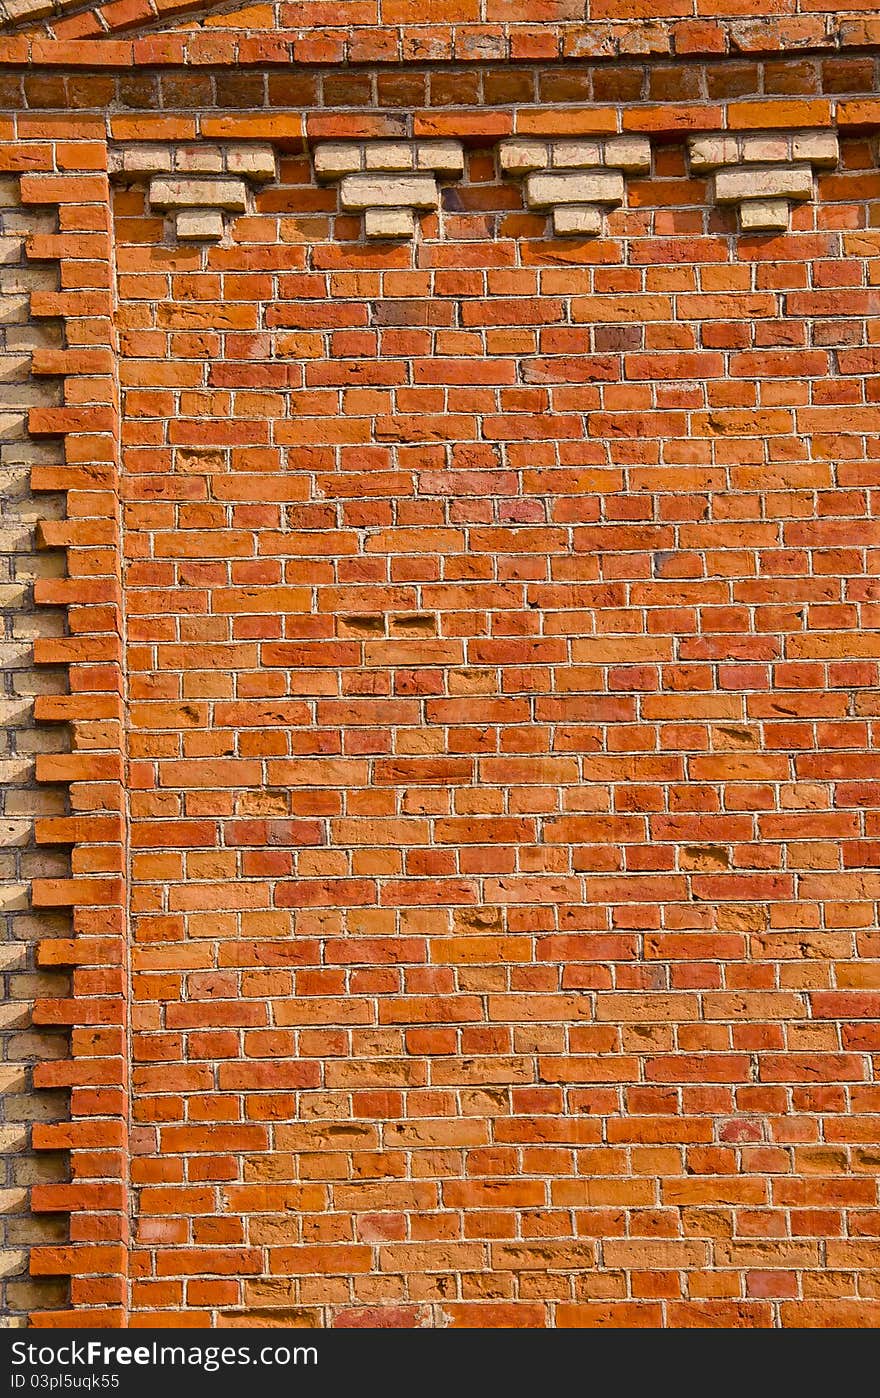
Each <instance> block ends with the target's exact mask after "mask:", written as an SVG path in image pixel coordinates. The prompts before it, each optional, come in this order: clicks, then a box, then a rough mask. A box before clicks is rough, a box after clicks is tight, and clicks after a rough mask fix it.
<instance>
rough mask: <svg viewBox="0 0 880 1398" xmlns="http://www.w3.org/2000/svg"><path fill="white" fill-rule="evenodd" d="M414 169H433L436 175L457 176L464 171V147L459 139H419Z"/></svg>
mask: <svg viewBox="0 0 880 1398" xmlns="http://www.w3.org/2000/svg"><path fill="white" fill-rule="evenodd" d="M416 169H418V170H434V171H436V173H437V174H438V175H446V176H447V177H458V176H461V175H462V174H463V173H464V147H463V146H462V144H461V142H460V141H419V143H418V145H417V146H416Z"/></svg>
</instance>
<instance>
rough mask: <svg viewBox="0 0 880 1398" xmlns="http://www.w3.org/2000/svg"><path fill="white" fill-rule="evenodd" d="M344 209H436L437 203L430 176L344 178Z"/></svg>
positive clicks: (342, 200) (437, 197)
mask: <svg viewBox="0 0 880 1398" xmlns="http://www.w3.org/2000/svg"><path fill="white" fill-rule="evenodd" d="M340 200H341V203H342V207H343V208H344V209H351V210H360V209H377V208H401V207H404V206H405V207H408V208H411V209H436V207H437V205H438V203H439V202H440V196H439V194H438V192H437V181H436V180H435V179H434V177H433V175H396V176H395V175H387V176H385V177H383V176H381V175H366V174H365V175H346V176H345V178H344V179H343V181H342V184H341V185H340Z"/></svg>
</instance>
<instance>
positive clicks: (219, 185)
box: [150, 176, 247, 213]
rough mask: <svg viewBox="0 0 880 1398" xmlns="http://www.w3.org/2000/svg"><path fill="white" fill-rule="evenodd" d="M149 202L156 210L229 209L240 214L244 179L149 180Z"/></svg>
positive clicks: (245, 195) (160, 178) (243, 203)
mask: <svg viewBox="0 0 880 1398" xmlns="http://www.w3.org/2000/svg"><path fill="white" fill-rule="evenodd" d="M150 203H151V204H152V205H153V207H154V208H155V209H192V208H208V209H229V210H230V211H232V212H234V213H243V212H244V210H245V208H246V207H247V192H246V190H245V184H244V181H243V180H229V179H208V178H205V179H198V178H193V179H167V178H165V177H161V176H160V177H157V178H154V179H152V180H151V181H150Z"/></svg>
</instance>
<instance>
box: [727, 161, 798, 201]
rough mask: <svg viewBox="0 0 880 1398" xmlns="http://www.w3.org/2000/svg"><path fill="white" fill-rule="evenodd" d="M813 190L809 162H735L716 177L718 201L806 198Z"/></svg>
mask: <svg viewBox="0 0 880 1398" xmlns="http://www.w3.org/2000/svg"><path fill="white" fill-rule="evenodd" d="M812 193H813V171H812V170H811V168H810V166H809V165H738V166H736V167H734V168H733V169H730V170H719V171H718V173H717V175H716V176H715V198H716V200H717V201H718V203H719V204H736V203H738V202H739V201H740V200H741V199H771V200H775V199H809V198H810V197H811V196H812Z"/></svg>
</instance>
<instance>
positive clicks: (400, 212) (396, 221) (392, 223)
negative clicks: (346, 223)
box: [364, 209, 416, 238]
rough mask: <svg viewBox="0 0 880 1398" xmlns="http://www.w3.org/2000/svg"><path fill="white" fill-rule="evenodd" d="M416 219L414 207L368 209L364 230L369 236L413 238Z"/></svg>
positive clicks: (365, 215)
mask: <svg viewBox="0 0 880 1398" xmlns="http://www.w3.org/2000/svg"><path fill="white" fill-rule="evenodd" d="M415 231H416V219H415V214H414V213H413V211H412V209H367V210H366V212H365V213H364V232H365V233H366V235H367V237H368V238H412V237H413V235H414V233H415Z"/></svg>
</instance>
